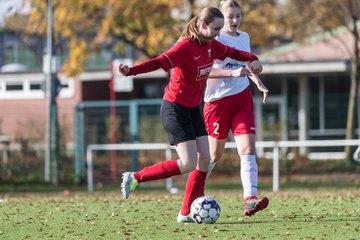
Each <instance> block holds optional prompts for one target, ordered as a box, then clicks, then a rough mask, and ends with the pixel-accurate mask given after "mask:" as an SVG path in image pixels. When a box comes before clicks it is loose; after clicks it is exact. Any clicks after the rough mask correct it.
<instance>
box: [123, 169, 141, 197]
mask: <svg viewBox="0 0 360 240" xmlns="http://www.w3.org/2000/svg"><path fill="white" fill-rule="evenodd" d="M137 185H138V181H137V180H136V179H135V178H134V173H133V172H125V173H123V175H122V183H121V192H122V194H123V197H124V199H127V198H129V195H130V191H133V190H134V189H135V188H136V186H137Z"/></svg>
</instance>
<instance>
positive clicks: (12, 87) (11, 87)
mask: <svg viewBox="0 0 360 240" xmlns="http://www.w3.org/2000/svg"><path fill="white" fill-rule="evenodd" d="M23 88H24V86H23V83H20V82H18V83H6V91H22V90H23Z"/></svg>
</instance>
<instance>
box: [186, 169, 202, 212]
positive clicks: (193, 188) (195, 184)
mask: <svg viewBox="0 0 360 240" xmlns="http://www.w3.org/2000/svg"><path fill="white" fill-rule="evenodd" d="M206 174H207V172H201V171H199V170H198V169H195V170H193V171H192V172H191V173H190V175H189V177H188V180H187V183H186V188H185V196H184V200H183V204H182V206H181V215H183V216H187V215H188V214H189V213H190V207H191V203H192V202H193V201H194V200H195V199H196V198H198V197H201V196H204V186H205V179H206Z"/></svg>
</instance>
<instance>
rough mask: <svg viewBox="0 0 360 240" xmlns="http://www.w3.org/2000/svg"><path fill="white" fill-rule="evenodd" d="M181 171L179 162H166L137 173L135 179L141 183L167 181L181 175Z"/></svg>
mask: <svg viewBox="0 0 360 240" xmlns="http://www.w3.org/2000/svg"><path fill="white" fill-rule="evenodd" d="M180 174H181V172H180V169H179V166H178V163H177V160H166V161H162V162H159V163H156V164H154V165H152V166H150V167H146V168H144V169H143V170H141V171H138V172H135V173H134V177H135V179H136V180H137V181H138V182H139V183H141V182H147V181H152V180H158V179H165V178H169V177H172V176H175V175H180Z"/></svg>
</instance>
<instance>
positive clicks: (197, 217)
mask: <svg viewBox="0 0 360 240" xmlns="http://www.w3.org/2000/svg"><path fill="white" fill-rule="evenodd" d="M220 213H221V210H220V204H219V203H218V202H217V201H216V200H215V198H213V197H211V196H202V197H198V198H196V199H195V200H194V201H193V202H192V204H191V208H190V214H191V217H192V219H194V221H195V222H196V223H199V224H201V223H215V222H216V220H218V218H219V217H220Z"/></svg>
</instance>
